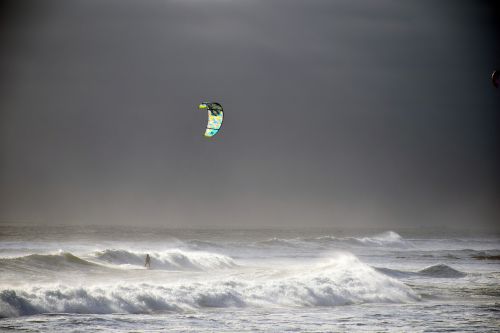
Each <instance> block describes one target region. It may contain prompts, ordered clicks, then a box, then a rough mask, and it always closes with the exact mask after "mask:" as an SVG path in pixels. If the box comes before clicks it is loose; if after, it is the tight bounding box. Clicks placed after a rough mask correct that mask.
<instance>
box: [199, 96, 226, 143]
mask: <svg viewBox="0 0 500 333" xmlns="http://www.w3.org/2000/svg"><path fill="white" fill-rule="evenodd" d="M198 108H199V109H200V110H207V111H208V123H207V129H206V130H205V137H206V138H211V137H213V136H214V135H215V134H217V133H218V132H219V130H220V127H221V126H222V120H223V118H224V111H223V110H222V105H220V104H219V103H215V102H210V103H207V102H203V103H201V104H200V105H199V106H198Z"/></svg>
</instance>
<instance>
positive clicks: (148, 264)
mask: <svg viewBox="0 0 500 333" xmlns="http://www.w3.org/2000/svg"><path fill="white" fill-rule="evenodd" d="M144 267H146V268H147V269H151V257H150V256H149V253H147V254H146V262H145V263H144Z"/></svg>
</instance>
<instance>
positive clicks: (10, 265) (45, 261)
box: [0, 251, 98, 271]
mask: <svg viewBox="0 0 500 333" xmlns="http://www.w3.org/2000/svg"><path fill="white" fill-rule="evenodd" d="M82 267H85V268H89V267H98V265H97V264H95V263H92V262H90V261H87V260H84V259H82V258H79V257H77V256H75V255H73V254H71V253H69V252H62V251H61V252H59V253H58V254H31V255H27V256H24V257H17V258H3V259H0V271H2V270H5V271H15V270H43V269H45V270H61V269H65V270H79V269H81V268H82Z"/></svg>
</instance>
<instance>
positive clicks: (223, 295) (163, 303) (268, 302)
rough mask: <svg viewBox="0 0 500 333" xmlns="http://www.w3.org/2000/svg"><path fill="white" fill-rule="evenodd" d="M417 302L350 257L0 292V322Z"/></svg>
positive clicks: (409, 293) (408, 290) (403, 288)
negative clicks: (193, 276)
mask: <svg viewBox="0 0 500 333" xmlns="http://www.w3.org/2000/svg"><path fill="white" fill-rule="evenodd" d="M416 300H419V296H418V295H416V294H415V292H414V291H413V290H412V289H411V288H410V287H408V286H406V285H405V284H403V283H401V282H399V281H397V280H395V279H393V278H391V277H388V276H386V275H383V274H381V273H379V272H377V271H376V270H375V269H373V268H372V267H370V266H368V265H366V264H364V263H362V262H361V261H359V260H358V259H357V258H356V257H355V256H353V255H351V254H338V255H336V256H334V257H333V258H331V259H330V260H329V261H327V262H324V263H322V264H317V265H314V266H307V267H304V266H301V267H295V268H289V269H286V270H281V271H273V272H269V274H266V275H258V276H254V275H251V276H246V275H245V274H242V275H238V276H231V277H225V278H217V277H216V276H214V277H209V276H207V277H206V278H205V279H204V280H196V281H180V282H175V283H170V284H162V285H159V284H152V283H140V284H127V283H123V284H118V283H117V284H113V285H100V286H99V285H95V286H67V285H59V286H44V287H40V286H38V287H28V288H26V289H4V290H2V291H0V316H1V317H13V316H23V315H33V314H39V313H49V312H50V313H54V312H58V313H61V312H64V313H118V312H119V313H159V312H169V311H176V312H178V311H185V310H190V311H192V310H196V309H200V308H211V307H215V308H224V307H267V306H292V307H297V306H298V307H314V306H339V305H349V304H361V303H403V302H411V301H416Z"/></svg>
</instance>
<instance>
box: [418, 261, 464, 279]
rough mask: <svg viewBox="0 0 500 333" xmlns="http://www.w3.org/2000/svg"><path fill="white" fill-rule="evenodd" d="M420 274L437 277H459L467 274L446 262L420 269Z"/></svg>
mask: <svg viewBox="0 0 500 333" xmlns="http://www.w3.org/2000/svg"><path fill="white" fill-rule="evenodd" d="M418 274H420V275H425V276H430V277H437V278H459V277H464V276H466V275H467V274H465V273H463V272H460V271H457V270H456V269H453V268H451V267H450V266H447V265H444V264H440V265H433V266H429V267H427V268H424V269H422V270H420V271H418Z"/></svg>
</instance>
